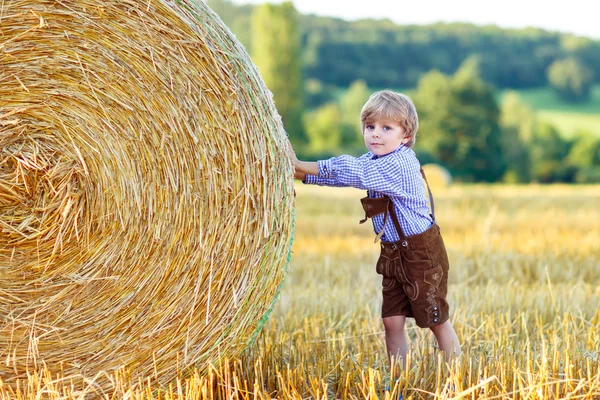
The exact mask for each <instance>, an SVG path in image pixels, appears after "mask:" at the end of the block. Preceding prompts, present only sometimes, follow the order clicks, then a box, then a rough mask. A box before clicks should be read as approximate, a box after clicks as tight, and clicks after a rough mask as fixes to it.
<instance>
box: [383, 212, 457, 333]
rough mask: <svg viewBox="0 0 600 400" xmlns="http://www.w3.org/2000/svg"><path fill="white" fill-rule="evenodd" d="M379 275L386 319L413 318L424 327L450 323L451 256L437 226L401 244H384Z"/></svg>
mask: <svg viewBox="0 0 600 400" xmlns="http://www.w3.org/2000/svg"><path fill="white" fill-rule="evenodd" d="M376 269H377V273H378V274H381V275H383V281H382V286H383V289H382V292H383V304H382V308H381V316H382V318H385V317H391V316H394V315H405V316H407V317H412V318H414V319H415V320H416V323H417V325H418V326H420V327H421V328H429V327H431V326H433V325H437V324H441V323H443V322H445V321H447V320H448V308H449V307H448V302H447V301H446V294H447V292H448V269H449V264H448V255H447V254H446V246H445V245H444V241H443V239H442V235H441V234H440V228H439V226H438V225H437V224H433V225H432V226H431V227H430V228H429V229H427V230H426V231H425V232H423V233H420V234H418V235H414V236H409V237H407V238H406V239H405V240H402V239H401V240H399V241H397V242H393V243H392V242H382V243H381V255H380V256H379V260H378V261H377V268H376Z"/></svg>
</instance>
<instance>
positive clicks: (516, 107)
mask: <svg viewBox="0 0 600 400" xmlns="http://www.w3.org/2000/svg"><path fill="white" fill-rule="evenodd" d="M500 115H501V117H500V128H501V137H500V143H501V146H502V153H503V155H504V159H505V160H506V163H507V170H506V173H505V175H504V181H506V182H510V183H523V182H528V181H529V180H530V178H531V175H530V169H531V159H530V155H529V144H530V143H531V142H532V140H533V137H534V129H535V124H536V118H535V114H534V111H533V110H532V109H531V108H530V107H529V106H527V105H526V104H525V103H523V101H522V100H521V98H520V97H519V95H518V94H517V93H516V92H508V93H506V94H505V95H504V97H503V99H502V103H501V107H500Z"/></svg>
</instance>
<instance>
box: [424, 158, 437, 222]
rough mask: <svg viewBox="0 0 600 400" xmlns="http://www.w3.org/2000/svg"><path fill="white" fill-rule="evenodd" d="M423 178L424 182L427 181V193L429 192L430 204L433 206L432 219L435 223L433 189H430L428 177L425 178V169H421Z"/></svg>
mask: <svg viewBox="0 0 600 400" xmlns="http://www.w3.org/2000/svg"><path fill="white" fill-rule="evenodd" d="M421 176H422V177H423V180H424V181H425V184H426V185H427V191H428V192H429V204H430V205H431V218H432V219H433V221H434V222H435V207H434V205H433V195H432V194H431V188H430V187H429V182H427V177H426V176H425V172H424V171H423V168H421Z"/></svg>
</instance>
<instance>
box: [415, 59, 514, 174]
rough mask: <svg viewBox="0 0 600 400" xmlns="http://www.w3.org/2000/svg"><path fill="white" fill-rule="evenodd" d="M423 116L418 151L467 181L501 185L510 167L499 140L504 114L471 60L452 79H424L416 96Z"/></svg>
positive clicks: (439, 76)
mask: <svg viewBox="0 0 600 400" xmlns="http://www.w3.org/2000/svg"><path fill="white" fill-rule="evenodd" d="M414 101H415V103H416V106H417V110H418V112H419V115H420V121H421V126H420V128H419V131H420V132H421V136H422V137H421V139H419V140H417V146H418V147H422V148H423V149H424V150H425V151H426V152H428V153H429V154H431V155H432V156H433V157H435V158H436V159H437V160H438V161H439V162H440V163H442V164H443V165H444V166H446V167H447V168H448V169H449V170H450V171H451V173H452V174H453V176H455V177H457V178H458V179H461V180H465V181H488V182H493V181H496V180H498V179H499V178H500V177H501V176H502V175H503V174H504V172H505V169H506V164H505V159H504V157H503V151H502V144H501V140H500V126H499V117H500V111H499V109H498V104H497V102H496V99H495V97H494V90H493V88H492V87H491V86H490V85H488V84H487V83H485V82H484V81H483V80H482V79H481V78H480V77H479V75H478V60H477V59H469V60H467V61H466V62H465V63H464V64H463V66H462V67H461V68H460V69H459V70H458V71H457V73H456V74H455V75H454V76H453V77H449V76H447V75H444V74H442V73H440V72H431V73H429V74H427V75H425V76H424V77H423V78H422V79H421V80H420V81H419V85H418V87H417V91H416V93H415V94H414Z"/></svg>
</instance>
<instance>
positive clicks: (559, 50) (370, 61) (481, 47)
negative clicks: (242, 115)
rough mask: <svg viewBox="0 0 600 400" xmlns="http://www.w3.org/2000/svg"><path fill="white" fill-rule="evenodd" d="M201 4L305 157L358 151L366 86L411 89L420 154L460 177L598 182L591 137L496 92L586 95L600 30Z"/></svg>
mask: <svg viewBox="0 0 600 400" xmlns="http://www.w3.org/2000/svg"><path fill="white" fill-rule="evenodd" d="M208 5H209V6H211V8H213V10H214V11H216V12H217V13H218V14H219V15H220V16H221V18H222V19H223V21H224V22H225V23H226V24H227V25H228V26H229V27H230V29H232V31H234V33H235V34H236V36H237V37H238V39H240V41H241V42H242V43H243V44H244V45H245V46H246V48H247V49H249V52H250V54H251V56H252V59H253V61H254V62H255V63H256V65H257V66H258V67H259V69H260V72H261V75H262V76H263V79H264V80H265V83H266V84H267V86H268V87H269V89H270V90H271V91H272V92H273V94H274V99H275V104H276V106H277V108H278V110H279V112H280V114H281V116H282V119H283V122H284V125H285V127H286V130H287V131H288V133H289V135H290V138H291V140H292V142H293V143H294V145H295V146H296V147H297V148H298V149H300V150H299V154H301V155H302V156H305V157H312V158H322V157H327V156H329V155H333V154H339V153H340V152H346V153H351V154H358V153H360V152H361V151H363V150H364V146H363V145H362V138H361V135H360V128H359V122H358V117H359V112H360V108H361V106H362V104H363V103H364V101H366V99H367V98H368V96H369V94H370V93H371V92H372V91H373V90H375V89H377V88H382V87H391V88H409V89H407V90H408V94H409V95H410V96H411V97H412V98H413V100H414V101H415V103H416V105H417V109H418V111H419V117H420V121H421V127H420V130H419V131H420V133H421V134H422V135H423V140H419V141H418V145H417V146H416V151H417V153H418V155H419V157H420V159H421V161H422V162H423V163H426V162H436V163H440V164H442V165H444V166H445V167H447V168H448V169H449V170H450V172H451V173H452V174H453V176H454V177H455V178H456V179H459V180H463V181H475V182H477V181H487V182H496V181H509V182H530V181H538V182H557V181H561V182H597V181H600V139H598V137H597V136H594V135H593V134H589V133H586V132H580V133H579V134H577V135H575V137H574V138H573V139H571V140H567V139H564V138H562V137H561V136H560V134H559V132H558V131H557V130H556V129H555V128H554V127H552V126H551V125H548V124H545V123H542V122H540V121H537V120H536V118H535V113H534V112H533V111H532V110H530V109H529V108H528V107H527V106H526V105H525V104H523V102H522V101H521V100H520V99H519V98H518V95H516V94H515V93H513V94H511V95H508V96H505V98H504V99H503V101H502V102H499V100H498V99H497V98H496V96H495V94H496V89H497V88H514V89H521V88H529V87H539V86H547V85H549V86H552V87H554V88H555V90H556V91H557V93H558V94H559V95H560V96H562V97H563V98H564V99H565V100H567V101H573V102H582V101H586V100H587V98H588V97H589V90H590V87H591V85H592V84H593V83H594V82H595V81H596V79H598V78H600V43H598V42H596V41H593V40H590V39H587V38H580V37H575V36H571V35H563V34H558V33H550V32H545V31H543V30H539V29H525V30H503V29H500V28H497V27H476V26H473V25H468V24H436V25H430V26H399V25H396V24H394V23H392V22H391V21H379V22H378V23H377V24H376V25H374V24H373V23H372V21H366V20H363V21H355V22H348V21H344V20H340V19H335V18H322V17H316V16H306V15H300V14H299V13H297V12H296V10H295V9H294V7H293V5H292V3H291V2H285V3H282V4H278V5H274V4H268V3H267V4H262V5H259V6H251V5H245V6H235V5H233V4H232V3H231V2H229V1H228V0H209V1H208ZM345 89H347V90H345Z"/></svg>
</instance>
